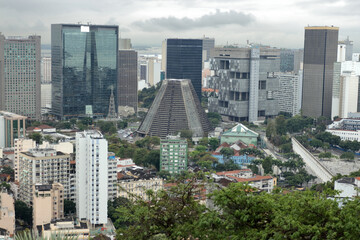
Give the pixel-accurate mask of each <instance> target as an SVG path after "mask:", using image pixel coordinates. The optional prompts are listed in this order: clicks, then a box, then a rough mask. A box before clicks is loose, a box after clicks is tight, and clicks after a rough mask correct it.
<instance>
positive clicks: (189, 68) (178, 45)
mask: <svg viewBox="0 0 360 240" xmlns="http://www.w3.org/2000/svg"><path fill="white" fill-rule="evenodd" d="M164 50H165V51H166V54H163V55H165V58H166V69H165V72H166V78H167V79H172V78H174V79H190V80H191V83H192V85H193V86H194V89H195V92H196V94H197V95H198V97H199V99H201V85H202V84H201V74H202V51H203V40H202V39H166V41H165V49H164Z"/></svg>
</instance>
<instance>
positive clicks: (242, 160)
mask: <svg viewBox="0 0 360 240" xmlns="http://www.w3.org/2000/svg"><path fill="white" fill-rule="evenodd" d="M225 147H227V148H231V149H233V150H234V156H232V157H230V159H231V160H232V161H233V162H234V163H235V164H237V165H239V166H244V165H249V164H250V163H251V162H252V161H253V160H254V159H255V157H254V156H252V155H246V154H241V153H240V151H241V149H246V148H249V146H248V145H246V144H245V143H243V142H241V141H237V142H235V143H232V144H231V145H230V144H228V143H227V142H224V143H222V144H221V145H220V146H219V147H218V148H217V149H216V150H215V151H214V152H213V153H212V156H213V157H215V158H216V159H217V160H218V162H219V163H222V164H223V163H225V160H226V159H225V158H224V156H223V155H222V154H221V153H220V152H221V149H223V148H225ZM251 147H255V146H254V145H252V146H251Z"/></svg>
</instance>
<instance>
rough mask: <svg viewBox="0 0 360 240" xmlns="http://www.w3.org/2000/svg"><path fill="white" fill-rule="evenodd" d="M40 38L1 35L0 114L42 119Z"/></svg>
mask: <svg viewBox="0 0 360 240" xmlns="http://www.w3.org/2000/svg"><path fill="white" fill-rule="evenodd" d="M40 49H41V38H40V36H29V37H27V38H24V37H8V38H5V36H4V35H2V34H0V110H4V111H9V112H13V113H16V114H20V115H23V116H26V117H29V118H31V119H40V118H41V99H40V98H41V95H40V82H41V72H40V66H41V55H40Z"/></svg>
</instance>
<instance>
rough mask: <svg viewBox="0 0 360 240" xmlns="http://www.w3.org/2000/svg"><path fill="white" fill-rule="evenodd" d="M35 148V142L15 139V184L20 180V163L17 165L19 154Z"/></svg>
mask: <svg viewBox="0 0 360 240" xmlns="http://www.w3.org/2000/svg"><path fill="white" fill-rule="evenodd" d="M35 147H36V142H35V141H34V140H32V139H25V138H17V139H15V142H14V176H15V182H19V180H20V176H19V174H20V169H19V166H20V163H19V155H20V153H21V152H27V151H29V150H30V149H32V148H35Z"/></svg>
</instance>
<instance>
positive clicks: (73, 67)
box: [51, 24, 119, 119]
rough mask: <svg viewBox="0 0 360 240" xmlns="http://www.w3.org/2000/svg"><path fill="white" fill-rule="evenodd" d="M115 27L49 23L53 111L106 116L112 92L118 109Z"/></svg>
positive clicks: (65, 115)
mask: <svg viewBox="0 0 360 240" xmlns="http://www.w3.org/2000/svg"><path fill="white" fill-rule="evenodd" d="M118 32H119V31H118V26H102V25H80V24H52V25H51V57H52V58H51V67H52V111H53V114H55V115H56V116H58V117H60V118H62V119H68V118H72V117H81V116H94V117H105V116H106V115H107V113H108V111H109V101H110V95H111V92H112V90H113V92H114V95H115V96H114V98H115V109H117V91H116V89H117V78H118V75H117V67H118V66H117V61H118V60H117V54H118Z"/></svg>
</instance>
